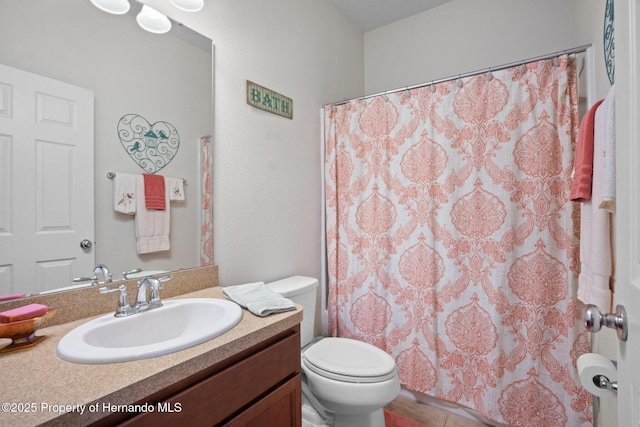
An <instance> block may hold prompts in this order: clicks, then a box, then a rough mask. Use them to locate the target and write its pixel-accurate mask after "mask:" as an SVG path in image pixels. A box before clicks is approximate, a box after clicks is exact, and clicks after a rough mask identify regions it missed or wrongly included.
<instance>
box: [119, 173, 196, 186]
mask: <svg viewBox="0 0 640 427" xmlns="http://www.w3.org/2000/svg"><path fill="white" fill-rule="evenodd" d="M115 177H116V174H115V172H107V178H109V179H113V178H115ZM182 182H184V183H185V184H186V183H187V180H186V179H184V178H182Z"/></svg>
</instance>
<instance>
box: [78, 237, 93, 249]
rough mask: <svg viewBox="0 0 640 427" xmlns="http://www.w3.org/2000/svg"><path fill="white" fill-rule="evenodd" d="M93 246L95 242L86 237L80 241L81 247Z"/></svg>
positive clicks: (89, 247)
mask: <svg viewBox="0 0 640 427" xmlns="http://www.w3.org/2000/svg"><path fill="white" fill-rule="evenodd" d="M92 246H93V242H92V241H91V240H89V239H84V240H82V241H81V242H80V247H81V248H82V249H91V247H92Z"/></svg>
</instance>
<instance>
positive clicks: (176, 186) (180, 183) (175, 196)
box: [167, 178, 184, 202]
mask: <svg viewBox="0 0 640 427" xmlns="http://www.w3.org/2000/svg"><path fill="white" fill-rule="evenodd" d="M167 182H168V184H169V200H171V201H176V202H181V201H184V180H183V179H182V178H167Z"/></svg>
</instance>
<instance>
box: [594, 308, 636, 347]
mask: <svg viewBox="0 0 640 427" xmlns="http://www.w3.org/2000/svg"><path fill="white" fill-rule="evenodd" d="M583 319H584V325H585V327H586V328H587V330H588V331H590V332H599V331H600V329H602V327H603V326H606V327H607V328H611V329H615V330H616V333H617V334H618V339H620V340H621V341H626V340H627V335H628V326H627V311H626V310H625V309H624V306H622V305H620V304H618V305H617V306H616V312H615V313H613V314H612V313H607V314H602V313H601V312H600V309H599V308H598V307H597V306H595V305H593V304H588V305H587V306H585V308H584V311H583Z"/></svg>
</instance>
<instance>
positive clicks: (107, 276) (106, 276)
mask: <svg viewBox="0 0 640 427" xmlns="http://www.w3.org/2000/svg"><path fill="white" fill-rule="evenodd" d="M97 271H100V272H101V273H102V283H111V282H113V278H112V276H111V272H110V271H109V269H108V268H107V266H106V265H104V264H98V265H96V268H94V269H93V275H94V276H95V275H96V272H97Z"/></svg>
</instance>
